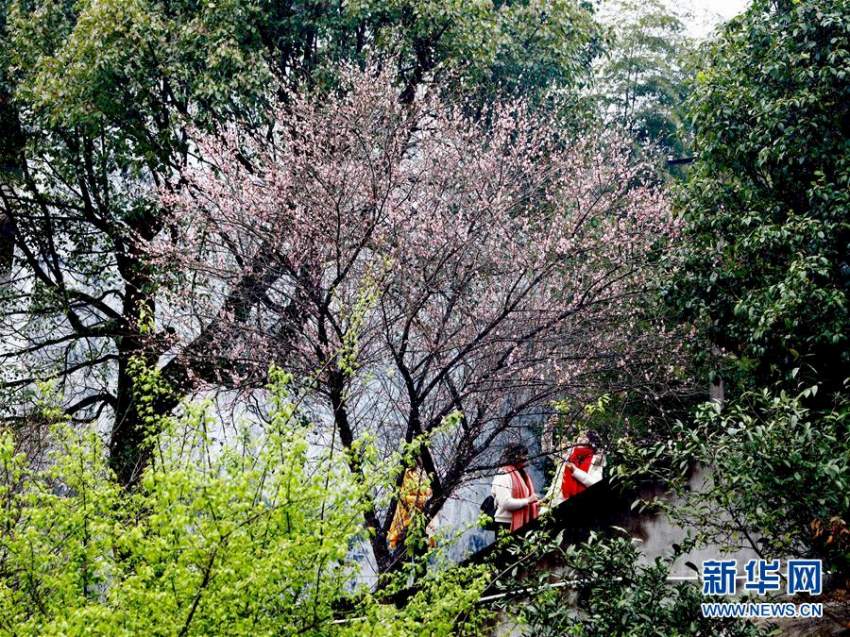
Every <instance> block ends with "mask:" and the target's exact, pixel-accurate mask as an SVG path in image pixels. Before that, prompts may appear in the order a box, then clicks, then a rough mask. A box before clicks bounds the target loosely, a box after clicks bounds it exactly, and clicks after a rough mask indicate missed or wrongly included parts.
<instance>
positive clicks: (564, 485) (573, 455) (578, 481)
mask: <svg viewBox="0 0 850 637" xmlns="http://www.w3.org/2000/svg"><path fill="white" fill-rule="evenodd" d="M604 468H605V451H604V450H603V449H602V445H601V444H600V440H599V436H598V435H597V434H596V432H595V431H587V432H586V433H584V434H582V435H581V436H579V437H578V439H577V440H576V442H575V444H574V445H573V446H571V447H569V448H567V450H566V451H565V452H564V453H563V454H562V455H561V464H560V466H559V467H558V470H557V471H556V472H555V477H554V479H553V480H552V484H551V485H550V487H549V491H548V492H547V493H546V497H545V498H544V507H545V508H546V509H552V508H554V507H556V506H558V505H559V504H561V503H562V502H564V501H565V500H568V499H569V498H571V497H573V496H574V495H577V494H579V493H581V492H582V491H584V490H585V489H586V488H587V487H589V486H591V485H594V484H596V483H597V482H599V481H600V480H602V472H603V470H604Z"/></svg>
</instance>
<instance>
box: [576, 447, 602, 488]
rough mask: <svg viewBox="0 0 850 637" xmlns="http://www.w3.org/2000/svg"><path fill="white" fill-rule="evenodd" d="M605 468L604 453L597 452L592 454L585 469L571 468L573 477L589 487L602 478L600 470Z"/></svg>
mask: <svg viewBox="0 0 850 637" xmlns="http://www.w3.org/2000/svg"><path fill="white" fill-rule="evenodd" d="M604 468H605V454H602V453H599V454H596V455H595V456H593V459H592V460H591V461H590V467H588V469H587V471H586V472H585V471H582V470H581V469H573V477H574V478H575V479H576V480H578V481H579V482H581V483H582V484H583V485H584V486H586V487H590V486H593V485H594V484H596V483H597V482H599V481H600V480H602V470H603V469H604Z"/></svg>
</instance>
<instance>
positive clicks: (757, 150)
mask: <svg viewBox="0 0 850 637" xmlns="http://www.w3.org/2000/svg"><path fill="white" fill-rule="evenodd" d="M702 56H703V57H704V58H705V60H706V63H705V66H704V68H703V69H702V70H701V71H700V72H699V73H698V74H697V76H696V80H695V82H694V84H693V94H692V96H691V98H690V103H689V110H690V114H691V118H692V120H693V124H694V127H695V136H696V137H695V145H696V155H697V160H696V162H695V164H694V167H693V170H692V173H691V179H690V180H689V182H688V184H687V187H686V188H685V189H684V192H683V193H682V197H681V200H680V203H679V207H680V209H681V210H682V215H683V218H684V221H685V228H684V242H683V246H684V249H683V254H682V255H681V260H680V262H679V264H678V271H677V276H676V280H675V282H674V283H673V284H672V285H671V286H670V289H669V290H668V292H669V298H670V300H671V301H672V302H673V304H674V306H675V307H677V308H678V310H679V312H680V314H681V316H682V317H684V318H685V319H686V320H692V321H694V322H696V323H698V324H699V325H700V326H701V327H703V328H704V330H705V332H706V334H707V336H708V338H709V339H710V340H711V341H712V342H713V343H714V344H716V345H718V346H720V347H723V348H725V349H726V350H728V351H729V352H731V353H733V354H735V355H737V356H738V357H740V358H742V359H749V361H750V362H749V363H746V364H748V365H749V366H750V369H751V370H752V372H753V377H754V379H756V380H758V379H761V380H765V379H770V380H775V379H784V380H786V381H788V380H790V372H791V371H792V370H793V369H798V368H799V370H800V372H799V373H800V378H801V379H804V382H805V383H806V384H812V383H814V382H818V383H822V384H823V385H824V387H825V388H826V389H827V390H829V391H832V390H836V389H838V388H840V384H841V381H842V380H843V379H844V378H845V377H846V376H847V375H848V367H849V366H848V364H850V342H848V334H850V310H848V293H850V266H849V265H848V262H850V225H848V220H847V210H848V209H850V142H848V134H850V112H849V111H848V109H850V70H848V68H850V2H848V1H847V0H835V1H833V2H820V1H819V0H796V1H793V2H791V1H786V0H780V1H776V0H754V2H753V3H752V5H751V7H750V8H749V9H748V10H747V11H746V12H745V13H744V14H743V15H741V16H740V17H738V18H736V19H734V20H733V21H731V22H730V23H729V24H728V25H727V26H726V27H725V28H724V30H723V31H722V33H721V34H720V37H719V39H718V40H717V41H715V42H713V43H712V44H711V45H710V46H708V47H706V48H705V49H704V50H703V51H702Z"/></svg>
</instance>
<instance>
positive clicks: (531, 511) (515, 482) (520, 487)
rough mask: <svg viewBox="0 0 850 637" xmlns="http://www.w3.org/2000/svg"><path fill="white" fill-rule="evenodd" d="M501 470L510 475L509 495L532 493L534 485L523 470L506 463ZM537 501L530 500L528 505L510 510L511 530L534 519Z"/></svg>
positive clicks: (523, 495) (537, 510)
mask: <svg viewBox="0 0 850 637" xmlns="http://www.w3.org/2000/svg"><path fill="white" fill-rule="evenodd" d="M502 471H504V472H505V473H508V474H510V476H511V497H513V498H528V497H531V494H532V493H534V485H533V484H532V482H531V478H530V477H529V476H528V474H527V473H525V471H523V470H521V469H518V468H517V467H514V466H513V465H507V466H505V467H502ZM539 509H540V508H539V507H538V505H537V502H532V503H531V504H529V505H528V506H524V507H522V508H521V509H517V510H516V511H511V532H513V531H516V530H517V529H518V528H520V527H521V526H523V525H525V524H528V523H529V522H531V521H532V520H533V519H535V518H536V517H537V516H538V514H539Z"/></svg>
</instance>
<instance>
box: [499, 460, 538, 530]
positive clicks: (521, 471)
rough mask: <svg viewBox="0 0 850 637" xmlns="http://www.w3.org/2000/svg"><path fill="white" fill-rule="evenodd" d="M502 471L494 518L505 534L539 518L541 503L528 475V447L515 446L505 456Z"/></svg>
mask: <svg viewBox="0 0 850 637" xmlns="http://www.w3.org/2000/svg"><path fill="white" fill-rule="evenodd" d="M501 462H502V468H501V469H500V470H499V472H498V473H497V474H496V476H495V477H494V478H493V484H492V486H491V487H490V493H491V495H492V496H493V500H494V501H495V505H496V513H495V515H494V516H493V519H494V520H495V522H496V524H497V525H500V527H499V529H500V530H498V531H496V533H497V535H498V534H499V533H500V532H501V531H502V530H504V531H516V530H517V529H518V528H520V527H521V526H523V525H524V524H527V523H528V522H530V521H531V520H533V519H534V518H536V517H537V515H538V513H539V510H538V506H537V501H538V499H539V497H538V495H537V493H536V492H535V489H534V483H533V482H532V480H531V476H529V475H528V473H526V471H525V467H526V466H527V465H528V449H527V448H526V447H525V445H521V444H511V445H508V446H507V447H506V448H505V450H504V451H503V452H502V461H501Z"/></svg>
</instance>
